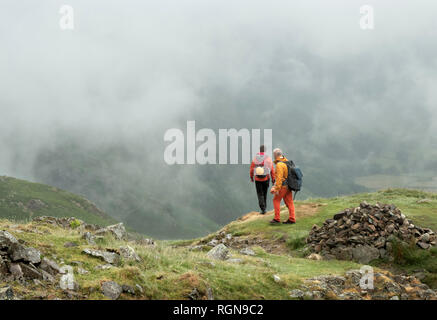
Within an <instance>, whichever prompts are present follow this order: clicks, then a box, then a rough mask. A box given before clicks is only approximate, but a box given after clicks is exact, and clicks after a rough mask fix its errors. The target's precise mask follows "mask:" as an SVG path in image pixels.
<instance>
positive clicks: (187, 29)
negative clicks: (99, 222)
mask: <svg viewBox="0 0 437 320" xmlns="http://www.w3.org/2000/svg"><path fill="white" fill-rule="evenodd" d="M64 4H68V5H70V6H72V8H73V9H74V30H61V28H60V26H59V20H60V19H61V16H62V15H61V14H60V13H59V9H60V7H61V6H62V5H64ZM364 4H366V5H371V6H373V8H374V29H373V30H362V29H361V28H360V18H361V16H362V15H361V14H360V7H361V6H362V5H364ZM436 18H437V3H435V1H425V0H422V1H418V0H417V1H408V2H407V1H405V2H402V3H399V1H394V0H393V1H389V0H385V1H366V2H365V3H363V2H362V1H354V0H344V1H323V0H319V1H315V0H312V1H311V0H306V1H288V0H284V1H254V0H250V1H249V0H247V1H241V0H239V1H216V0H207V1H205V0H203V1H200V0H191V1H187V0H181V1H163V0H160V1H158V0H153V1H151V0H147V1H133V0H128V1H108V0H94V1H85V0H84V1H79V0H74V1H70V3H68V1H62V2H61V1H38V2H35V1H31V0H29V1H23V0H2V2H1V10H0V112H1V126H0V175H8V176H14V177H17V178H23V179H28V180H31V181H37V182H42V183H47V184H51V185H55V186H57V187H61V188H64V189H67V190H69V191H72V192H75V193H79V194H82V195H84V196H86V197H87V198H89V199H91V200H92V201H94V202H95V203H96V204H97V205H98V206H99V207H101V208H103V209H104V210H105V211H106V212H108V213H109V214H110V215H111V216H113V217H115V218H116V219H119V220H121V221H124V222H125V223H126V224H127V225H128V226H129V227H131V228H133V229H136V230H137V231H140V232H143V233H146V234H150V235H152V236H155V237H160V238H178V237H192V236H199V235H203V234H206V233H208V232H210V231H212V230H215V229H216V228H218V227H219V226H220V225H223V224H225V223H227V222H229V221H231V220H233V219H235V218H236V217H238V216H240V215H242V214H244V213H245V212H247V211H251V210H257V209H258V208H257V201H256V195H255V190H254V186H253V185H252V184H251V183H250V181H249V173H248V171H249V168H248V165H204V166H202V165H174V166H169V165H167V164H166V163H165V162H164V158H163V155H164V150H165V148H166V147H167V145H168V142H165V141H164V134H165V132H166V130H167V129H170V128H179V129H181V130H183V131H185V127H186V122H187V121H189V120H194V121H196V127H197V128H198V129H200V128H211V129H213V130H218V129H220V128H236V129H241V128H248V129H252V128H254V129H272V130H273V145H274V147H276V146H279V147H281V148H282V149H283V150H284V151H285V152H286V153H287V156H289V157H290V158H292V159H293V160H294V161H295V162H297V163H298V164H299V165H300V166H301V168H302V169H303V171H304V174H305V182H304V183H305V188H304V190H303V191H302V194H301V197H302V198H305V197H316V196H336V195H339V194H345V193H350V192H358V191H363V190H366V188H365V187H364V186H363V185H359V184H357V183H356V178H358V177H365V176H371V175H375V174H387V175H402V174H409V175H419V176H421V177H429V178H430V179H432V178H433V177H435V176H436V174H435V173H436V172H437V160H436V159H437V124H436V123H437V41H435V40H436V38H437V37H436V36H437V19H436Z"/></svg>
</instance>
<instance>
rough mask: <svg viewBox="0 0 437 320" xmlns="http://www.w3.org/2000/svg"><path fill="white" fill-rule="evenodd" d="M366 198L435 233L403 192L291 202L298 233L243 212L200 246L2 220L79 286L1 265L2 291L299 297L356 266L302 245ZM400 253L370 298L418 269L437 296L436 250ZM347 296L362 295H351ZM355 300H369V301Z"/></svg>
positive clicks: (429, 217) (432, 205) (72, 295)
mask: <svg viewBox="0 0 437 320" xmlns="http://www.w3.org/2000/svg"><path fill="white" fill-rule="evenodd" d="M363 200H366V201H367V202H369V203H374V202H376V201H380V202H383V203H394V204H396V205H397V206H398V207H399V208H400V209H401V210H402V212H403V213H404V214H405V215H406V216H407V217H409V218H411V219H412V220H413V221H414V222H415V223H417V224H419V225H422V226H428V227H431V228H432V229H434V230H436V229H437V195H436V194H432V193H425V192H420V191H412V190H400V189H395V190H386V191H381V192H376V193H366V194H357V195H353V196H348V197H337V198H332V199H311V200H307V201H297V202H296V213H297V219H298V220H297V224H295V225H277V226H271V225H269V224H268V221H269V220H270V219H271V214H272V212H269V214H268V215H266V216H260V215H259V214H257V213H249V214H247V215H245V216H243V217H241V218H240V219H239V220H238V221H234V222H232V223H231V224H229V225H227V226H225V227H224V228H223V229H221V230H219V231H217V232H216V233H214V234H211V235H209V236H207V237H204V238H201V239H194V240H183V241H158V242H157V243H155V244H152V243H151V242H150V241H148V240H145V239H138V238H137V239H136V240H130V241H127V240H120V239H115V238H114V237H113V236H111V235H110V234H109V235H104V236H103V237H100V238H98V239H96V243H94V244H93V243H89V242H88V241H87V240H86V239H84V238H83V233H84V231H85V230H86V228H85V227H83V226H81V227H75V228H69V227H67V228H66V229H63V228H61V227H59V226H56V225H53V224H47V223H44V221H32V222H29V223H24V224H18V225H17V224H15V223H13V224H12V223H11V222H10V221H8V220H0V230H7V231H8V232H10V233H11V234H12V235H13V236H15V237H16V238H17V239H20V240H21V242H22V243H24V244H25V245H26V246H29V247H34V248H36V249H37V250H39V251H40V252H41V256H42V257H45V258H48V259H50V260H53V261H55V262H56V263H58V264H59V265H60V266H65V265H69V266H71V267H72V270H73V275H74V279H75V281H76V283H77V285H75V286H74V287H75V288H74V289H71V290H61V289H60V288H59V285H58V284H59V281H60V279H59V277H60V275H56V278H55V279H54V280H53V282H52V283H48V282H47V281H43V280H40V281H36V282H35V281H34V282H32V281H28V282H27V283H28V285H27V286H23V284H22V282H20V281H17V280H14V279H10V276H9V279H8V278H7V277H8V276H6V277H5V279H4V280H2V279H1V269H2V268H1V261H0V288H2V287H5V286H8V287H9V288H11V290H13V292H14V294H15V296H16V297H18V298H22V299H36V298H38V299H39V298H42V299H55V298H63V299H107V298H108V297H110V296H112V294H113V293H114V292H113V291H111V290H109V291H110V292H108V288H107V287H108V282H109V284H110V287H111V288H115V289H117V288H118V291H117V290H115V291H116V292H115V295H114V296H112V297H113V298H120V299H207V298H212V297H214V298H215V299H290V298H295V297H296V295H294V296H291V295H290V293H292V292H294V293H296V289H298V288H301V285H302V284H304V283H305V281H306V280H307V279H308V278H313V277H319V276H322V275H323V276H329V277H337V276H344V275H347V273H348V271H351V270H357V269H359V268H360V267H361V266H362V265H360V264H358V263H355V262H352V261H340V260H335V259H334V260H320V261H319V260H312V259H309V258H308V257H307V254H308V252H307V251H306V250H305V242H304V240H305V238H306V236H307V235H308V232H309V231H310V229H311V227H312V225H313V224H319V225H320V224H322V223H323V221H324V220H325V219H326V218H330V217H332V216H333V215H334V214H335V213H337V212H338V211H340V210H343V209H344V208H346V207H352V206H356V205H357V204H358V203H360V202H361V201H363ZM285 217H286V208H282V218H283V219H284V218H285ZM0 240H1V237H0ZM0 242H1V241H0ZM220 242H224V243H225V244H226V246H227V247H228V249H229V254H230V255H231V257H230V258H231V259H226V260H216V259H212V258H211V257H210V256H209V255H208V252H209V250H211V248H212V247H214V246H215V245H217V243H220ZM71 243H73V244H74V245H71ZM67 244H68V245H67ZM87 249H88V250H87ZM242 249H245V251H243V252H242V251H241V250H242ZM99 250H100V251H101V252H104V253H105V254H106V255H108V254H109V255H110V256H112V255H114V254H119V255H120V257H121V259H120V261H118V262H116V263H115V262H114V263H112V262H111V263H108V262H105V261H102V258H101V257H98V256H93V255H91V254H90V253H96V252H97V251H99ZM248 250H249V251H248ZM250 250H252V252H250ZM0 251H1V249H0ZM84 251H85V252H84ZM126 251H128V252H129V254H128V255H126ZM86 252H88V253H86ZM132 252H134V253H132ZM248 254H249V255H248ZM402 254H403V255H404V257H406V258H408V259H406V260H405V261H403V262H402V263H401V262H400V261H397V260H395V261H393V262H391V263H390V264H387V263H386V262H384V261H372V262H371V265H372V266H373V267H374V269H375V272H378V273H379V275H378V278H377V279H376V280H375V283H376V284H377V285H380V284H381V283H380V282H381V281H382V282H383V283H382V284H381V285H382V287H381V288H382V289H381V288H379V287H378V288H376V289H375V295H376V294H381V296H379V298H381V297H382V298H381V299H389V298H391V297H392V296H393V295H394V294H395V293H393V292H391V291H390V290H389V291H387V290H386V291H384V287H385V284H386V282H390V283H391V284H392V285H393V280H390V279H394V277H393V276H390V275H391V274H398V273H402V274H405V273H407V274H416V273H417V270H418V269H421V270H422V271H421V273H423V275H422V276H421V280H422V281H423V282H424V283H426V284H428V285H429V286H430V287H431V288H434V289H435V288H437V281H436V279H437V277H436V276H437V250H435V249H432V250H428V251H426V250H419V249H417V250H415V251H410V250H408V251H405V252H403V253H402ZM408 255H409V256H408ZM411 257H414V259H411ZM385 270H388V271H385ZM352 272H357V271H352ZM6 273H7V271H6ZM358 273H359V271H358ZM349 274H351V273H350V272H349ZM111 281H113V282H115V283H116V284H114V283H112V282H111ZM409 281H410V282H411V283H412V284H413V285H414V286H416V289H417V288H419V289H420V286H422V284H421V283H420V282H419V281H418V280H415V279H413V280H411V279H410V280H409ZM121 285H124V286H121ZM123 288H124V289H123ZM413 289H414V290H416V289H415V288H413ZM419 289H417V290H419ZM408 290H410V287H408ZM414 290H410V291H411V292H409V293H408V295H407V296H406V297H407V298H413V299H414V298H415V297H416V298H417V296H415V294H414V292H415V291H414ZM297 292H298V291H297ZM348 294H351V295H353V296H354V297H360V294H359V292H357V291H356V290H355V291H354V292H348ZM404 297H405V295H404ZM324 298H325V299H342V298H344V296H343V297H342V296H341V294H340V293H336V292H332V293H330V294H329V296H325V297H324ZM361 298H363V299H368V298H369V296H363V297H361Z"/></svg>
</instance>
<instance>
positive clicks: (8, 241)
mask: <svg viewBox="0 0 437 320" xmlns="http://www.w3.org/2000/svg"><path fill="white" fill-rule="evenodd" d="M14 243H18V240H17V239H16V238H15V237H14V236H13V235H12V234H10V233H9V232H7V231H4V230H0V249H4V248H9V247H10V246H11V245H12V244H14Z"/></svg>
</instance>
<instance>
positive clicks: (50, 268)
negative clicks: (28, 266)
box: [39, 258, 61, 276]
mask: <svg viewBox="0 0 437 320" xmlns="http://www.w3.org/2000/svg"><path fill="white" fill-rule="evenodd" d="M39 268H40V269H42V270H44V271H46V272H47V273H49V274H51V275H52V276H55V275H57V274H58V273H61V268H60V267H59V266H58V264H57V263H56V262H54V261H53V260H50V259H47V258H43V259H42V261H41V264H40V265H39Z"/></svg>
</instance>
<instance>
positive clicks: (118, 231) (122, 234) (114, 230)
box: [95, 223, 127, 240]
mask: <svg viewBox="0 0 437 320" xmlns="http://www.w3.org/2000/svg"><path fill="white" fill-rule="evenodd" d="M95 234H96V235H107V234H112V235H113V236H114V238H115V239H117V240H125V239H126V238H127V232H126V228H125V227H124V224H123V223H118V224H114V225H112V226H107V227H105V228H101V229H99V230H97V231H96V232H95Z"/></svg>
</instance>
